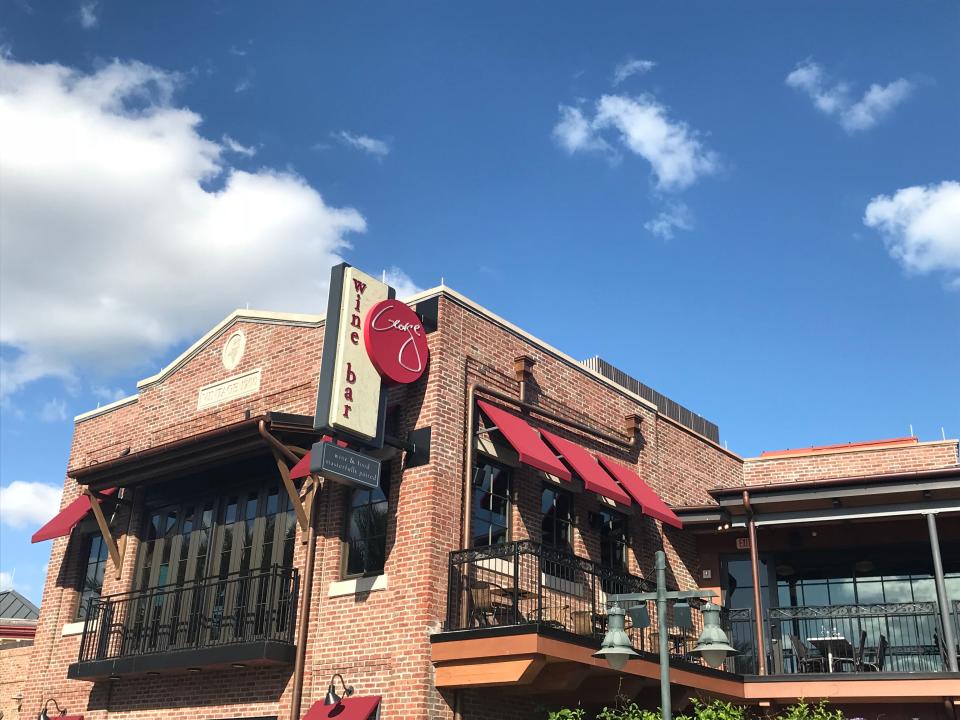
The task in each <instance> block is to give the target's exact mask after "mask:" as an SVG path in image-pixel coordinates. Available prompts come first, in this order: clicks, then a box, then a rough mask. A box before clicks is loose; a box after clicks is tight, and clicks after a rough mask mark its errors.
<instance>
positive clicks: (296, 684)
mask: <svg viewBox="0 0 960 720" xmlns="http://www.w3.org/2000/svg"><path fill="white" fill-rule="evenodd" d="M322 488H323V486H322V485H321V484H320V482H319V478H316V479H315V480H314V483H313V487H312V488H311V489H310V495H309V497H308V499H307V502H308V503H309V505H310V512H309V518H310V524H309V529H308V530H307V565H306V567H305V568H304V570H303V600H302V602H301V604H300V616H299V617H298V618H297V654H296V658H295V660H294V664H293V697H292V698H291V700H290V720H300V707H301V704H302V702H303V671H304V667H305V666H306V659H307V629H308V628H309V627H310V600H311V595H312V594H313V570H314V566H315V565H316V555H317V553H316V541H317V510H316V507H317V505H318V504H319V503H318V502H317V499H318V498H317V496H318V495H319V492H320V490H321V489H322Z"/></svg>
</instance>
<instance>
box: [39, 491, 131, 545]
mask: <svg viewBox="0 0 960 720" xmlns="http://www.w3.org/2000/svg"><path fill="white" fill-rule="evenodd" d="M116 491H117V489H116V488H115V487H112V488H107V489H106V490H104V491H103V492H102V493H101V494H102V495H113V494H114V493H115V492H116ZM98 502H99V500H98ZM88 512H90V501H89V500H88V499H87V496H86V495H81V496H80V497H78V498H77V499H76V500H74V501H73V502H72V503H70V504H69V505H67V506H66V507H65V508H64V509H63V510H61V511H60V512H59V513H57V515H56V516H55V517H54V518H53V519H52V520H51V521H50V522H48V523H47V524H46V525H44V526H43V527H42V528H40V529H39V530H37V531H36V532H35V533H34V534H33V537H31V538H30V542H35V543H38V542H43V541H44V540H53V539H54V538H58V537H63V536H64V535H69V534H70V531H71V530H73V528H74V526H75V525H76V524H77V523H78V522H80V521H81V520H83V519H84V518H85V517H86V516H87V513H88Z"/></svg>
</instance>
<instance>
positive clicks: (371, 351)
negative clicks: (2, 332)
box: [313, 263, 429, 448]
mask: <svg viewBox="0 0 960 720" xmlns="http://www.w3.org/2000/svg"><path fill="white" fill-rule="evenodd" d="M395 294H396V292H395V291H394V289H393V288H392V287H390V286H389V285H387V284H386V283H383V282H380V281H379V280H377V279H376V278H373V277H371V276H370V275H367V274H366V273H364V272H361V271H360V270H357V268H355V267H352V266H350V265H348V264H347V263H341V264H340V265H336V266H334V267H333V269H332V271H331V277H330V296H329V300H328V302H327V320H326V328H325V330H324V336H323V357H322V358H321V361H320V383H319V387H318V391H317V410H316V414H315V416H314V420H313V425H314V428H315V429H317V430H321V431H324V432H326V433H329V434H330V435H332V436H335V437H336V438H338V439H341V440H346V441H348V442H353V443H358V444H360V445H362V446H364V447H367V448H379V447H382V446H383V431H384V421H385V412H384V409H385V405H386V387H387V386H388V385H399V384H407V383H412V382H415V381H416V380H418V379H420V377H421V376H422V375H423V373H424V371H425V370H426V367H427V362H428V359H429V349H428V348H427V336H426V331H425V329H424V327H423V325H422V323H421V320H420V318H419V317H418V316H417V314H416V313H415V312H414V311H413V310H411V309H410V308H409V307H408V306H407V305H406V304H405V303H403V302H401V301H399V300H395V299H394V295H395Z"/></svg>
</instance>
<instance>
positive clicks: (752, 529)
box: [743, 490, 767, 675]
mask: <svg viewBox="0 0 960 720" xmlns="http://www.w3.org/2000/svg"><path fill="white" fill-rule="evenodd" d="M743 508H744V510H746V512H747V530H748V532H749V533H750V570H751V573H752V574H753V614H754V615H755V616H756V623H754V627H755V629H756V633H757V638H756V639H757V674H758V675H766V674H767V651H766V648H765V647H764V643H763V603H762V602H761V601H760V556H759V553H758V552H757V523H756V521H755V520H754V519H753V507H752V506H751V505H750V493H749V491H747V490H744V491H743Z"/></svg>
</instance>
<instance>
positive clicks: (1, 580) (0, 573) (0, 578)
mask: <svg viewBox="0 0 960 720" xmlns="http://www.w3.org/2000/svg"><path fill="white" fill-rule="evenodd" d="M2 590H13V573H8V572H7V571H6V570H0V591H2Z"/></svg>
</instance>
